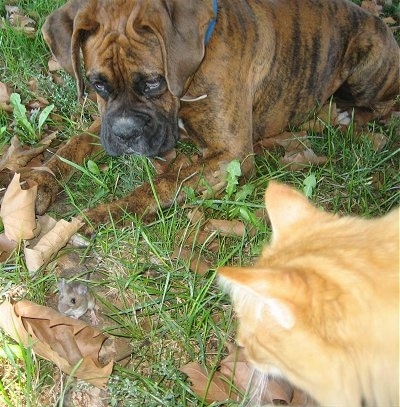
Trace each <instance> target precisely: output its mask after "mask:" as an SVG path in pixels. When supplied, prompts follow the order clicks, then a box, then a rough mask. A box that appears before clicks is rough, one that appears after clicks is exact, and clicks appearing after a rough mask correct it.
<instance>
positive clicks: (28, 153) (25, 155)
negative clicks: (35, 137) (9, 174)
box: [0, 131, 57, 171]
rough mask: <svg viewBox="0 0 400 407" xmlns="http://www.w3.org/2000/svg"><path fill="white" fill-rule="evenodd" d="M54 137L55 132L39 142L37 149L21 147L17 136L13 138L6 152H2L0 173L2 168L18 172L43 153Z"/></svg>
mask: <svg viewBox="0 0 400 407" xmlns="http://www.w3.org/2000/svg"><path fill="white" fill-rule="evenodd" d="M56 135H57V132H56V131H55V132H53V133H51V134H49V135H47V136H46V137H44V138H43V139H42V140H40V143H39V144H38V146H37V147H31V148H28V149H27V148H24V147H23V146H22V144H21V143H20V141H19V139H18V137H17V136H14V137H13V138H12V139H11V143H10V145H9V146H8V148H7V150H5V151H4V152H3V155H2V157H1V159H0V171H2V170H3V169H4V168H8V169H9V170H11V171H19V170H20V169H21V168H22V167H25V166H26V165H27V164H28V162H29V161H31V160H32V159H33V158H34V157H36V156H38V155H39V154H41V153H43V151H44V150H46V148H47V147H48V146H49V145H50V143H51V142H52V141H53V140H54V138H55V137H56Z"/></svg>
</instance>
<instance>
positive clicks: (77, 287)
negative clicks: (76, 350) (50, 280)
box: [57, 278, 99, 325]
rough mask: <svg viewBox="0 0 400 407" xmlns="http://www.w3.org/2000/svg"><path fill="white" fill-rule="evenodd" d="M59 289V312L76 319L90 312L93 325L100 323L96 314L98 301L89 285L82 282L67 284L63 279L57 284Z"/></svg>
mask: <svg viewBox="0 0 400 407" xmlns="http://www.w3.org/2000/svg"><path fill="white" fill-rule="evenodd" d="M57 288H58V290H59V296H58V305H57V308H58V311H60V312H62V313H63V314H65V315H67V316H69V317H72V318H75V319H78V318H80V317H81V316H82V315H83V314H85V313H86V311H90V322H91V323H92V325H97V324H98V323H99V319H98V318H97V316H96V312H95V309H96V300H95V297H94V296H93V294H92V293H91V292H90V290H89V288H88V286H87V284H85V283H82V282H80V281H71V282H67V281H66V280H65V279H64V278H62V279H61V280H60V281H59V282H58V283H57Z"/></svg>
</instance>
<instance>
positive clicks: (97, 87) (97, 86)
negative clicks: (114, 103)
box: [93, 82, 106, 93]
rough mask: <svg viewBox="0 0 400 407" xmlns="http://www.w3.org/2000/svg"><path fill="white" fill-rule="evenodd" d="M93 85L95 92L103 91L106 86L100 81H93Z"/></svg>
mask: <svg viewBox="0 0 400 407" xmlns="http://www.w3.org/2000/svg"><path fill="white" fill-rule="evenodd" d="M93 87H94V88H95V90H96V91H97V92H100V93H102V92H105V90H106V86H105V85H104V84H103V83H101V82H95V83H93Z"/></svg>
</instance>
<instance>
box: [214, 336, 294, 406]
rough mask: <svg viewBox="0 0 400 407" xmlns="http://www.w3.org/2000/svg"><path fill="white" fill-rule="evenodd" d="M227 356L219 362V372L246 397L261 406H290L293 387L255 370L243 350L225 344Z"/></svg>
mask: <svg viewBox="0 0 400 407" xmlns="http://www.w3.org/2000/svg"><path fill="white" fill-rule="evenodd" d="M227 347H228V351H229V354H228V356H227V357H226V358H225V359H223V360H221V363H220V372H221V373H222V374H223V375H225V376H226V377H227V378H228V379H229V380H230V381H232V382H233V383H234V384H235V387H237V388H238V389H239V390H240V391H241V392H243V393H246V391H249V394H247V397H248V398H250V399H252V398H256V399H257V400H258V401H261V402H262V403H263V404H266V403H274V404H275V403H276V404H290V402H291V400H292V398H293V387H292V386H291V385H290V384H289V383H288V382H287V381H285V380H280V379H272V378H268V379H267V380H266V377H265V375H264V374H263V373H261V372H258V371H257V370H255V369H254V368H253V367H252V366H251V364H250V362H249V361H248V359H247V357H246V354H245V351H244V349H243V348H241V347H238V346H236V345H234V344H227Z"/></svg>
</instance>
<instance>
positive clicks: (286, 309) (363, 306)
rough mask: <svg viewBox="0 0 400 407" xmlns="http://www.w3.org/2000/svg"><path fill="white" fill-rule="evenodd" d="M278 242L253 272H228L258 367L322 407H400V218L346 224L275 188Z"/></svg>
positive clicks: (270, 194)
mask: <svg viewBox="0 0 400 407" xmlns="http://www.w3.org/2000/svg"><path fill="white" fill-rule="evenodd" d="M265 203H266V207H267V210H268V214H269V217H270V220H271V224H272V231H273V237H272V241H271V243H270V244H269V245H268V246H267V247H265V249H264V250H263V252H262V255H261V257H260V259H259V260H258V261H257V262H256V264H255V265H254V267H240V268H239V267H237V268H235V267H222V268H220V269H219V273H220V281H221V282H222V284H223V286H224V287H225V288H227V290H228V291H229V293H230V295H231V297H232V300H233V304H234V307H235V310H236V312H237V316H238V319H239V331H238V336H237V340H238V343H239V344H240V345H241V346H243V347H244V348H245V351H246V353H247V356H248V358H249V360H250V361H251V362H252V364H254V366H255V367H256V368H257V369H258V370H260V371H262V372H266V373H268V374H271V375H277V376H283V377H285V378H287V379H288V380H289V381H290V382H291V383H292V384H294V385H295V386H297V387H299V388H300V389H303V390H304V391H306V392H307V393H308V394H309V395H310V396H311V397H313V398H314V399H315V400H316V401H317V402H318V403H319V404H321V405H322V406H335V407H336V406H338V407H339V406H340V407H342V406H343V407H344V406H346V407H361V406H363V407H366V406H375V407H398V406H399V242H400V239H399V209H397V210H394V211H392V212H391V213H389V214H388V215H386V216H385V217H382V218H379V219H372V220H367V219H361V218H355V217H339V216H336V215H332V214H329V213H325V212H323V211H321V210H319V209H317V208H315V207H314V206H312V205H311V204H310V203H309V202H308V201H307V199H306V198H305V197H303V196H302V195H301V194H300V193H299V192H297V191H295V190H294V189H292V188H289V187H287V186H285V185H282V184H279V183H276V182H270V184H269V186H268V189H267V191H266V194H265Z"/></svg>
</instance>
